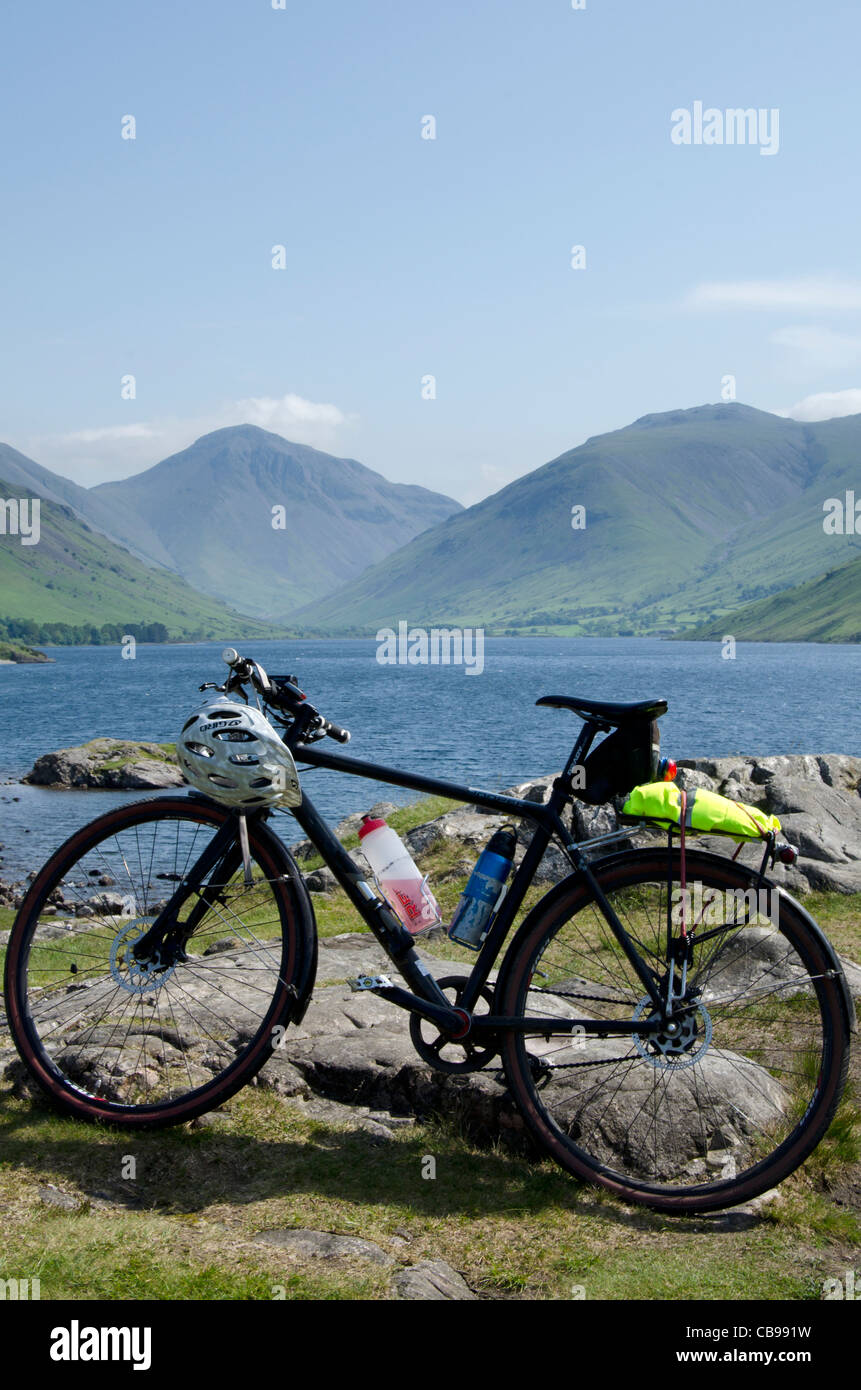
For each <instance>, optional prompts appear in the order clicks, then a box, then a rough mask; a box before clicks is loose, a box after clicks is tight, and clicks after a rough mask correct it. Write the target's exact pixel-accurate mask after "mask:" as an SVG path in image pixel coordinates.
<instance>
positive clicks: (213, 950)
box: [203, 936, 239, 956]
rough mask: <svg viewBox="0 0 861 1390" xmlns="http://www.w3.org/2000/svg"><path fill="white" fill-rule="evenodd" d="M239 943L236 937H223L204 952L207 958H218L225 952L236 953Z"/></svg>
mask: <svg viewBox="0 0 861 1390" xmlns="http://www.w3.org/2000/svg"><path fill="white" fill-rule="evenodd" d="M238 946H239V942H238V941H237V940H236V938H235V937H234V936H223V937H222V938H221V940H220V941H213V942H212V945H211V946H207V948H206V950H205V951H204V953H203V954H204V955H205V956H217V955H220V954H222V952H224V951H235V950H236V949H237V948H238Z"/></svg>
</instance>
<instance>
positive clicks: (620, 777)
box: [577, 719, 661, 806]
mask: <svg viewBox="0 0 861 1390" xmlns="http://www.w3.org/2000/svg"><path fill="white" fill-rule="evenodd" d="M660 751H661V731H660V729H659V728H658V721H657V719H644V720H642V721H639V722H637V723H633V724H625V725H623V726H622V727H621V728H618V729H614V730H613V732H612V733H611V734H608V735H607V737H606V738H604V739H602V740H601V742H600V743H599V744H598V746H597V748H593V749H592V751H591V753H589V754H588V756H587V758H586V760H585V762H584V763H583V776H582V778H581V779H580V780H581V783H582V785H581V786H580V787H579V788H578V790H577V797H578V800H580V801H585V802H586V803H587V804H588V805H589V806H600V805H602V804H603V803H604V802H605V801H612V800H613V797H614V796H625V795H626V794H627V793H628V792H629V791H630V790H631V788H632V787H635V786H637V784H638V783H640V782H650V781H653V780H654V778H655V777H657V775H658V758H659V755H660Z"/></svg>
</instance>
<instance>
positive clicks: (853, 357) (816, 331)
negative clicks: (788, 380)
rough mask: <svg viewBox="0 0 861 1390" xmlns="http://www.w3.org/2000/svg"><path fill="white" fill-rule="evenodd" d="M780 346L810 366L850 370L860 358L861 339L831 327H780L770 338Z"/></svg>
mask: <svg viewBox="0 0 861 1390" xmlns="http://www.w3.org/2000/svg"><path fill="white" fill-rule="evenodd" d="M770 341H771V342H772V343H776V344H777V346H778V347H786V348H790V349H791V350H792V351H793V352H795V353H797V354H799V355H800V356H801V357H803V358H804V361H805V365H806V366H808V367H824V368H828V367H850V366H852V364H853V363H854V362H857V361H858V359H859V357H861V337H857V336H853V335H852V334H849V333H834V332H833V331H832V330H831V329H830V328H818V327H815V326H814V325H812V324H811V325H809V326H806V327H797V326H796V327H788V328H778V329H776V330H775V332H774V333H772V334H771V335H770Z"/></svg>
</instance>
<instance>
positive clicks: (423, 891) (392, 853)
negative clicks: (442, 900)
mask: <svg viewBox="0 0 861 1390" xmlns="http://www.w3.org/2000/svg"><path fill="white" fill-rule="evenodd" d="M359 843H360V844H361V846H362V853H363V854H364V856H365V858H366V859H367V861H368V863H369V864H370V866H371V869H372V870H373V874H374V877H375V879H376V880H377V883H378V884H379V885H380V890H381V892H382V894H383V896H384V898H385V899H386V901H387V902H388V903H389V904H390V906H391V907H392V908H393V910H394V911H395V912H396V913H397V914H398V916H399V917H400V919H401V921H402V922H403V924H404V926H405V927H406V929H407V931H408V932H412V933H413V935H415V933H416V932H420V931H424V930H425V929H426V928H427V927H434V926H436V925H437V923H438V922H441V921H442V914H441V913H440V910H439V907H438V906H437V901H436V898H435V897H434V895H433V893H432V892H431V891H430V889H429V888H428V886H427V878H425V877H423V876H422V874H421V871H420V870H419V867H418V865H417V864H415V863H414V862H413V859H412V856H411V854H410V852H409V850H408V849H407V847H406V845H405V844H404V842H403V840H402V839H401V837H400V835H398V834H397V832H396V831H394V830H392V827H391V826H390V825H387V823H386V822H385V821H384V820H374V819H373V817H371V816H363V817H362V824H361V827H360V829H359Z"/></svg>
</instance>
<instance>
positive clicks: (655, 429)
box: [290, 403, 861, 635]
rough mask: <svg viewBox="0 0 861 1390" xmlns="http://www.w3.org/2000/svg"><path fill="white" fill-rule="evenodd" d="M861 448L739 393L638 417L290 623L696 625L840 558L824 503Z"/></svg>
mask: <svg viewBox="0 0 861 1390" xmlns="http://www.w3.org/2000/svg"><path fill="white" fill-rule="evenodd" d="M859 451H861V417H859V416H853V417H849V418H848V419H846V420H842V421H833V422H829V423H828V425H827V426H821V425H802V424H799V423H798V422H797V421H794V420H787V419H784V418H782V417H780V416H776V415H770V414H768V413H767V412H765V411H761V410H754V409H752V408H751V407H750V406H745V405H741V404H736V403H733V404H718V405H708V406H700V407H697V408H695V409H692V410H679V411H670V412H667V413H665V414H660V415H647V416H644V417H643V418H642V419H640V420H638V421H636V422H635V423H634V424H633V425H629V426H627V427H626V428H625V429H622V430H617V431H614V432H613V433H611V434H606V435H602V436H599V437H598V438H595V439H589V440H587V441H586V443H585V444H583V445H580V446H579V447H578V448H576V449H572V450H571V451H570V452H568V453H566V454H563V455H561V457H560V458H558V459H555V460H553V461H552V462H551V463H548V464H545V465H544V466H543V467H542V468H538V469H536V470H535V471H534V472H532V473H529V474H527V475H526V476H525V477H522V478H519V479H517V480H516V481H515V482H513V483H511V484H510V485H509V486H508V487H505V488H503V489H502V490H501V491H500V492H498V493H496V494H494V495H493V496H492V497H488V498H486V499H485V500H484V501H483V502H480V503H478V504H477V505H476V506H473V507H470V508H469V509H468V510H467V511H464V512H460V513H458V514H457V515H456V516H453V517H450V518H449V519H448V520H446V521H444V522H442V523H441V524H439V525H437V526H434V527H433V528H432V529H431V530H430V531H427V532H425V534H424V535H422V536H419V537H418V538H417V539H416V540H415V541H413V542H412V543H411V544H410V545H407V546H404V547H402V549H400V550H398V551H396V552H395V553H394V554H393V555H390V556H388V557H387V558H386V559H384V560H383V561H382V562H380V563H379V564H376V565H374V566H373V567H372V568H370V569H368V570H366V571H365V573H364V574H362V575H361V576H360V577H359V578H358V579H357V580H354V581H353V582H352V583H350V584H347V585H345V586H344V587H343V588H341V589H339V590H337V591H336V592H335V593H333V594H330V595H328V596H327V597H326V598H324V599H321V600H318V601H317V602H315V603H312V604H309V605H306V606H305V607H304V608H302V609H299V610H298V611H295V612H293V613H292V614H291V615H290V616H291V621H293V622H295V623H296V624H297V625H298V626H300V627H304V628H306V629H307V630H308V631H329V632H345V631H353V632H369V631H374V630H376V628H378V627H381V626H383V625H392V624H394V623H395V622H396V621H397V620H399V619H407V620H408V621H410V622H413V623H428V622H437V623H446V622H447V623H450V624H459V625H471V624H479V625H483V626H485V627H488V628H490V629H491V630H495V631H524V630H526V631H541V630H544V631H547V630H552V631H557V632H570V633H576V634H581V633H582V634H590V633H594V634H597V635H607V634H610V633H614V632H617V633H623V634H624V633H637V634H645V633H666V632H671V631H673V630H677V629H678V628H679V627H692V626H694V625H695V624H697V623H701V622H702V621H703V620H705V621H710V620H711V618H712V617H713V616H714V617H716V616H717V614H718V613H719V612H720V611H722V610H725V609H727V608H730V607H735V606H737V605H738V604H739V603H741V602H745V601H747V600H749V601H753V600H756V599H759V598H764V597H767V596H768V595H769V594H771V593H773V592H775V591H777V590H779V589H783V588H786V587H787V586H788V585H790V584H793V583H796V582H798V581H799V580H802V581H803V580H806V579H808V578H813V577H814V576H815V575H817V574H821V573H822V572H823V571H824V570H825V569H827V568H828V567H830V566H833V565H834V564H835V562H839V561H840V560H842V559H843V558H844V557H847V556H848V554H849V552H850V550H851V545H852V540H853V538H852V537H848V536H826V535H825V534H824V532H823V528H822V517H823V512H822V503H823V500H824V499H825V497H827V496H829V495H830V494H831V493H834V492H840V491H841V490H842V489H843V488H844V487H851V486H853V483H854V474H855V471H856V468H855V462H854V460H855V459H857V457H858V454H859ZM574 505H581V506H584V507H585V509H586V525H585V528H584V529H582V530H578V529H574V528H572V525H571V520H572V510H571V509H572V506H574Z"/></svg>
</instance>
